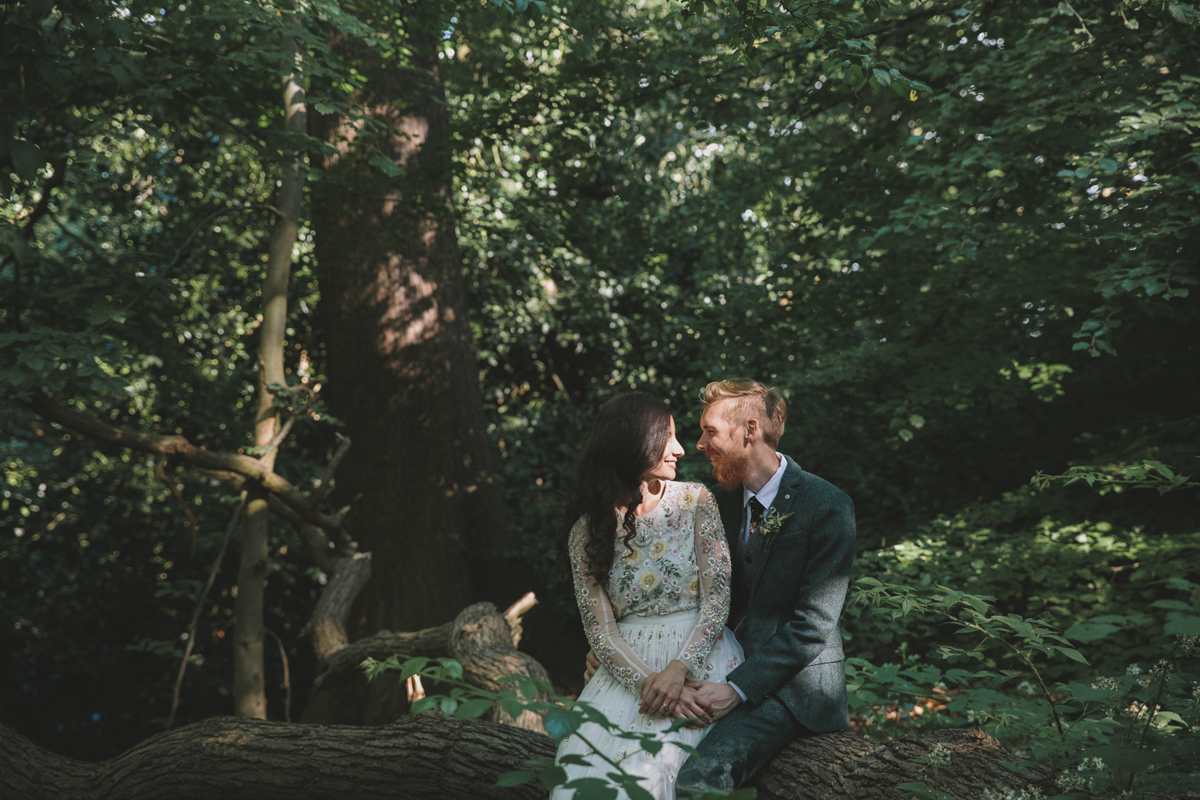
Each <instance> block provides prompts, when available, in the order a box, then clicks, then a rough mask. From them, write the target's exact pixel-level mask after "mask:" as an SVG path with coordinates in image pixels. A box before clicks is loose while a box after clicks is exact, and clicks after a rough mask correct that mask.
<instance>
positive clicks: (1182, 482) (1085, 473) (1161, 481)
mask: <svg viewBox="0 0 1200 800" xmlns="http://www.w3.org/2000/svg"><path fill="white" fill-rule="evenodd" d="M1080 481H1082V482H1084V483H1086V484H1087V485H1088V486H1092V487H1095V488H1097V489H1098V491H1099V492H1100V494H1102V495H1103V494H1108V493H1109V492H1118V493H1119V492H1122V491H1124V490H1125V489H1126V488H1130V489H1154V490H1156V491H1157V492H1158V493H1159V494H1166V493H1167V492H1172V491H1175V490H1176V489H1188V488H1194V487H1196V486H1200V481H1194V480H1192V477H1191V476H1190V475H1182V474H1180V473H1178V472H1176V471H1175V470H1174V469H1172V468H1171V467H1169V466H1167V465H1166V464H1164V463H1162V462H1161V461H1150V460H1147V459H1143V460H1142V461H1138V462H1133V463H1129V464H1109V465H1107V466H1103V467H1097V466H1080V467H1071V468H1070V469H1068V470H1067V471H1066V472H1064V473H1062V474H1061V475H1047V474H1046V473H1044V472H1041V471H1040V470H1039V471H1038V473H1037V474H1036V475H1034V476H1033V478H1032V479H1030V483H1031V484H1033V485H1034V486H1035V487H1037V488H1038V489H1047V488H1049V487H1050V486H1051V485H1053V484H1054V483H1059V482H1061V483H1062V485H1063V486H1070V485H1071V484H1073V483H1079V482H1080ZM1097 484H1098V486H1097Z"/></svg>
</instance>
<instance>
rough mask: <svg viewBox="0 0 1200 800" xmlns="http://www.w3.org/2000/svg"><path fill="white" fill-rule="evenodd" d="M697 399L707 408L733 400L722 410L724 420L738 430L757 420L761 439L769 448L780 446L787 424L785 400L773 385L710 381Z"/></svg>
mask: <svg viewBox="0 0 1200 800" xmlns="http://www.w3.org/2000/svg"><path fill="white" fill-rule="evenodd" d="M700 399H701V400H702V401H704V405H706V406H708V405H712V404H713V403H717V402H720V401H721V400H733V402H732V403H730V404H729V406H728V407H727V408H726V410H725V419H726V421H728V422H730V423H732V424H734V425H737V426H739V427H740V426H742V425H745V424H746V423H747V422H748V421H750V420H751V419H756V420H758V424H759V425H761V426H762V432H763V440H764V441H766V443H767V444H769V445H770V446H771V447H774V446H776V445H777V444H779V437H780V436H783V426H784V423H786V422H787V400H785V399H784V397H783V392H781V391H779V390H778V389H776V388H775V387H774V386H764V385H763V384H761V383H759V382H758V381H752V380H750V379H748V378H734V379H732V380H727V381H713V382H712V383H710V384H709V385H708V386H705V387H704V391H702V392H701V393H700Z"/></svg>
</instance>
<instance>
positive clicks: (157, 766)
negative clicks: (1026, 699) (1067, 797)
mask: <svg viewBox="0 0 1200 800" xmlns="http://www.w3.org/2000/svg"><path fill="white" fill-rule="evenodd" d="M938 743H941V744H944V745H946V746H947V747H948V748H949V750H950V763H949V765H947V766H943V767H940V768H939V769H937V770H934V769H932V768H931V767H924V766H923V765H921V764H914V763H912V761H911V759H913V758H916V757H919V756H923V755H928V754H929V752H930V751H931V750H932V749H933V747H934V746H935V745H936V744H938ZM553 754H554V743H553V741H551V740H550V739H549V738H548V737H546V736H544V735H542V734H538V733H534V732H532V731H528V730H523V729H520V728H513V727H509V726H502V725H496V724H494V723H490V722H483V721H478V720H476V721H470V722H463V721H459V720H448V719H445V718H444V717H442V716H441V715H439V714H438V713H437V712H429V713H426V714H422V715H420V716H416V717H404V718H403V719H401V720H399V721H397V722H394V723H392V724H390V725H387V726H384V727H379V728H357V727H341V726H337V727H325V726H319V725H289V724H285V723H280V722H263V721H259V720H250V719H239V718H236V717H217V718H213V719H209V720H205V721H203V722H197V723H195V724H192V725H187V726H185V727H182V728H177V729H175V730H173V731H168V732H166V733H162V734H158V735H157V736H154V737H151V738H150V739H147V740H146V741H144V742H142V743H141V744H139V745H137V746H136V747H134V748H133V749H131V750H129V751H128V752H126V753H124V754H122V755H120V756H118V757H116V758H113V759H110V760H108V761H104V762H101V763H99V764H84V763H82V762H79V761H74V760H72V759H67V758H62V757H59V756H55V755H53V754H51V753H49V752H47V751H45V750H43V749H41V748H39V747H37V746H36V745H34V744H33V743H31V742H30V741H29V740H27V739H25V738H24V737H22V736H21V735H20V734H18V733H17V732H16V731H13V730H12V729H11V728H8V727H6V726H4V725H0V763H3V764H4V765H5V768H4V769H3V770H0V797H3V798H5V800H85V799H87V800H90V799H91V798H100V797H120V798H122V800H143V799H144V800H152V799H153V800H158V798H162V797H172V798H176V800H193V798H194V800H294V798H296V797H303V798H306V800H324V799H325V798H329V800H335V799H336V800H342V799H343V798H347V797H390V798H397V799H398V800H408V799H410V798H411V799H412V800H416V799H417V798H421V799H422V800H475V799H476V798H513V799H514V800H516V798H531V799H532V798H544V797H546V790H545V789H544V788H543V787H542V786H541V784H539V783H538V782H537V781H533V782H531V783H527V784H524V785H522V786H518V787H514V788H510V789H497V788H495V786H494V784H495V782H496V778H497V777H498V776H499V775H500V774H501V773H503V772H506V771H509V770H515V769H521V768H522V762H523V761H524V760H526V759H530V758H545V757H547V756H552V755H553ZM1012 760H1013V758H1012V756H1011V755H1010V754H1008V753H1007V752H1006V751H1005V750H1004V749H1003V748H1002V747H1001V746H1000V745H999V743H998V742H996V740H995V739H992V738H990V737H988V736H985V735H983V734H981V733H979V732H975V731H941V732H938V733H935V734H929V735H924V736H919V737H905V738H903V739H899V740H896V741H892V742H886V743H883V742H872V741H867V740H865V739H862V738H860V737H858V736H856V735H854V734H852V733H847V732H844V731H843V732H841V733H834V734H825V735H822V736H817V737H813V738H811V739H806V740H802V741H799V742H795V743H793V744H792V745H791V746H790V747H788V748H787V749H785V750H784V751H783V753H781V754H780V755H779V756H778V757H777V758H776V759H775V760H774V761H773V762H772V763H771V765H770V766H769V767H768V768H767V769H766V771H765V772H764V773H763V774H762V775H761V776H760V777H759V779H758V780H757V781H755V784H754V785H755V786H756V787H757V788H758V791H759V797H760V798H761V799H762V800H904V798H905V797H906V795H905V793H904V792H903V791H901V790H900V789H898V788H897V786H898V785H899V784H902V783H908V782H911V781H920V782H923V783H924V784H925V785H926V786H927V787H929V788H930V789H936V790H940V791H943V792H946V793H947V794H949V795H951V796H953V797H956V798H961V800H974V798H978V797H980V796H981V795H982V793H983V791H984V790H985V789H989V788H990V789H1005V788H1029V787H1037V788H1040V789H1041V790H1042V791H1043V793H1045V794H1052V793H1054V792H1053V791H1051V790H1052V782H1051V781H1052V773H1051V771H1050V770H1047V769H1034V770H1033V775H1034V777H1033V778H1032V779H1030V778H1025V777H1022V776H1021V775H1018V774H1017V773H1015V772H1013V771H1012V770H1011V769H1009V768H1008V767H1006V766H1004V762H1006V761H1007V762H1011V761H1012Z"/></svg>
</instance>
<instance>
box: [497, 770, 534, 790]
mask: <svg viewBox="0 0 1200 800" xmlns="http://www.w3.org/2000/svg"><path fill="white" fill-rule="evenodd" d="M536 777H537V773H536V772H529V771H527V770H516V771H514V772H505V773H504V774H503V775H501V776H500V777H499V778H497V779H496V786H499V787H503V788H507V787H509V786H520V785H521V784H522V783H528V782H529V781H531V780H533V779H534V778H536Z"/></svg>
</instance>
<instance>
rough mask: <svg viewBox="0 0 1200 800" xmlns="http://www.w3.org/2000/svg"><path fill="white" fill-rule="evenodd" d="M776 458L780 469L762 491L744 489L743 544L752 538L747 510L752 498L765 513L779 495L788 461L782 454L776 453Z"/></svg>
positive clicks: (764, 485)
mask: <svg viewBox="0 0 1200 800" xmlns="http://www.w3.org/2000/svg"><path fill="white" fill-rule="evenodd" d="M775 457H776V458H777V459H779V469H777V470H775V474H774V475H772V476H771V477H770V478H769V479H768V480H767V482H766V483H764V484H763V486H762V488H761V489H759V490H758V491H757V492H752V491H750V490H749V489H747V488H746V487H745V486H743V487H742V510H743V511H744V512H745V513H743V514H742V516H743V517H744V521H743V522H742V542H743V543H744V542H745V541H746V540H747V539H749V538H750V511H749V510H748V508H747V507H748V506H749V505H750V498H752V497H757V498H758V502H760V503H762V507H763V511H764V512H765V511H766V510H767V509H768V508H770V507H771V503H774V502H775V495H777V494H779V484H780V482H782V481H783V473H785V472H787V459H786V458H784V457H783V455H782V454H780V453H776V454H775Z"/></svg>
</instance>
